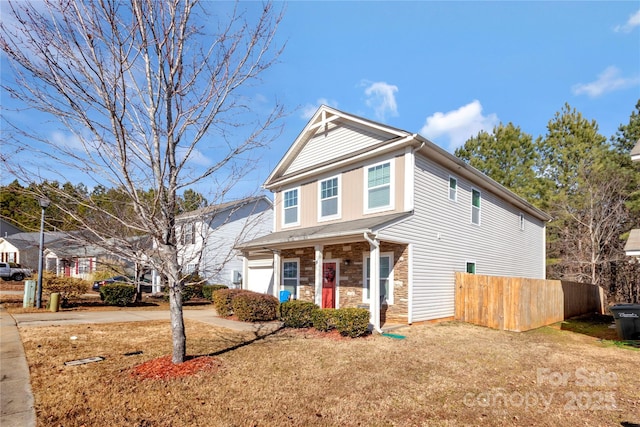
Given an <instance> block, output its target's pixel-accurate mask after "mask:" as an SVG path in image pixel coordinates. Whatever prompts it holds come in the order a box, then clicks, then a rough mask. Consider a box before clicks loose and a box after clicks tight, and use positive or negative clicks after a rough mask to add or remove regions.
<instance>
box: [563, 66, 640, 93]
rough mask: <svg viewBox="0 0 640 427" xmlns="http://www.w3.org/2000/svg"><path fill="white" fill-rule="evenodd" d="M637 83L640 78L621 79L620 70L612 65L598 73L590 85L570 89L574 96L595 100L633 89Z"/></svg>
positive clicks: (582, 84) (583, 84) (575, 86)
mask: <svg viewBox="0 0 640 427" xmlns="http://www.w3.org/2000/svg"><path fill="white" fill-rule="evenodd" d="M638 83H640V77H638V76H636V77H622V76H620V70H619V69H618V68H616V67H614V66H613V65H612V66H610V67H607V68H606V69H605V70H604V71H603V72H602V73H600V74H599V75H598V79H597V80H595V81H593V82H591V83H578V84H576V85H573V87H572V88H571V89H572V91H573V94H574V95H583V94H586V95H587V96H588V97H590V98H597V97H598V96H601V95H604V94H605V93H609V92H613V91H616V90H621V89H626V88H628V87H633V86H635V85H637V84H638Z"/></svg>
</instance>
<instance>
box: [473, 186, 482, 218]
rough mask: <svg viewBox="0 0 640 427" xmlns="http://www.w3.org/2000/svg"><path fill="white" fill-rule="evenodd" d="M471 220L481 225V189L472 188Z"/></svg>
mask: <svg viewBox="0 0 640 427" xmlns="http://www.w3.org/2000/svg"><path fill="white" fill-rule="evenodd" d="M471 222H472V223H474V224H476V225H480V191H478V190H476V189H475V188H473V189H471Z"/></svg>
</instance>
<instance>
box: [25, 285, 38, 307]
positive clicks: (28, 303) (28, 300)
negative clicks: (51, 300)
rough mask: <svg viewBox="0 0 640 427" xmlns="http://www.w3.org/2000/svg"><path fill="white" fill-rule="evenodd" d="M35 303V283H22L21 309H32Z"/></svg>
mask: <svg viewBox="0 0 640 427" xmlns="http://www.w3.org/2000/svg"><path fill="white" fill-rule="evenodd" d="M35 302H36V281H35V280H25V281H24V297H23V298H22V307H23V308H27V307H33V306H34V305H35Z"/></svg>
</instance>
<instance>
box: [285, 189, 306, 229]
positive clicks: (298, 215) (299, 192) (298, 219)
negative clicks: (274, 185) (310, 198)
mask: <svg viewBox="0 0 640 427" xmlns="http://www.w3.org/2000/svg"><path fill="white" fill-rule="evenodd" d="M290 191H296V192H297V198H298V204H297V205H296V209H297V210H298V214H297V215H296V222H291V223H287V222H285V219H286V216H285V211H286V210H287V209H290V208H291V206H290V207H289V208H285V206H284V200H285V194H286V193H288V192H290ZM301 196H302V192H301V191H300V187H299V186H298V187H292V188H289V189H287V190H283V191H282V227H283V228H285V227H295V226H296V225H300V205H301V201H302V197H301Z"/></svg>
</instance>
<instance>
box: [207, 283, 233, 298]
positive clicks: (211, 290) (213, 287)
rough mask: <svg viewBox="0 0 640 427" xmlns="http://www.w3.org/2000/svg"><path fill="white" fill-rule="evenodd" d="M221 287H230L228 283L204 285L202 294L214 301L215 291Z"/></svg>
mask: <svg viewBox="0 0 640 427" xmlns="http://www.w3.org/2000/svg"><path fill="white" fill-rule="evenodd" d="M220 289H229V287H228V286H227V285H204V286H203V287H202V296H203V297H204V298H205V299H208V300H209V301H213V293H214V292H215V291H219V290H220Z"/></svg>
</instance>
